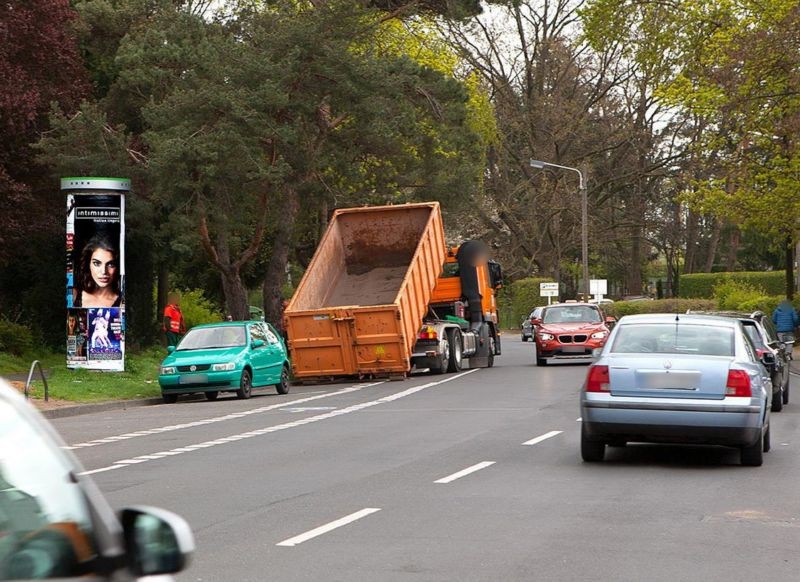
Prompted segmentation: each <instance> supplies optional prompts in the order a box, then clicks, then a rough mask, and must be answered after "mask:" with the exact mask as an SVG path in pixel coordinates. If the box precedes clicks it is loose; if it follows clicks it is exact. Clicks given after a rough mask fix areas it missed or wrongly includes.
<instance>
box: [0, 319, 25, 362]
mask: <svg viewBox="0 0 800 582" xmlns="http://www.w3.org/2000/svg"><path fill="white" fill-rule="evenodd" d="M32 349H33V332H32V331H31V329H30V328H29V327H27V326H24V325H22V324H19V323H14V322H13V321H8V320H7V319H0V352H8V353H10V354H13V355H15V356H22V355H25V354H27V353H30V351H31V350H32Z"/></svg>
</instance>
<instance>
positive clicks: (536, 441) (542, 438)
mask: <svg viewBox="0 0 800 582" xmlns="http://www.w3.org/2000/svg"><path fill="white" fill-rule="evenodd" d="M562 432H563V431H561V430H551V431H550V432H546V433H544V434H543V435H539V436H537V437H536V438H533V439H531V440H529V441H525V442H524V443H522V444H523V445H538V444H539V443H540V442H542V441H546V440H547V439H549V438H553V437H554V436H556V435H560V434H561V433H562Z"/></svg>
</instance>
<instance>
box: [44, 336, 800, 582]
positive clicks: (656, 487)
mask: <svg viewBox="0 0 800 582" xmlns="http://www.w3.org/2000/svg"><path fill="white" fill-rule="evenodd" d="M504 349H505V352H506V353H505V354H504V355H503V356H502V357H500V358H498V359H497V360H496V366H495V367H494V368H492V369H484V370H476V371H471V372H468V373H462V374H460V375H446V376H428V375H423V376H414V377H412V378H411V379H409V380H406V381H404V382H384V383H379V384H372V385H368V384H357V385H352V384H339V385H334V386H315V387H310V386H306V387H298V388H294V389H293V391H292V393H291V394H289V395H287V396H278V395H275V394H274V393H269V394H268V395H264V396H258V397H253V398H252V399H251V400H249V401H239V400H236V399H235V398H225V399H220V400H218V401H217V402H205V401H185V402H179V403H178V404H176V405H164V406H153V407H146V408H137V409H129V410H126V411H113V412H105V413H98V414H92V415H85V416H80V417H72V418H64V419H59V420H56V421H54V422H55V424H56V426H57V428H58V429H59V430H60V431H61V433H62V435H63V436H64V437H65V439H66V440H67V442H68V443H70V444H71V445H79V446H77V447H76V448H75V449H74V452H75V453H76V454H77V455H78V457H79V458H80V459H81V460H82V461H83V463H84V465H85V467H86V469H87V471H95V472H94V473H93V476H94V478H95V479H96V481H97V483H98V484H99V486H100V487H101V489H102V490H103V491H104V492H105V493H106V494H107V496H108V498H109V500H110V501H111V503H112V504H113V505H114V506H116V507H122V506H125V505H132V504H149V505H156V506H161V507H165V508H168V509H171V510H173V511H176V512H177V513H179V514H181V515H183V516H184V517H185V518H186V519H187V520H188V521H189V522H190V524H191V525H192V527H193V529H194V532H195V535H196V538H197V545H198V550H197V553H196V556H195V559H194V562H193V564H192V565H191V567H190V568H189V570H188V571H187V572H186V573H184V574H182V575H181V576H180V577H179V580H183V581H190V580H202V581H214V582H216V581H219V582H233V581H238V580H243V581H254V582H256V581H257V582H263V581H270V580H278V581H293V580H326V581H328V580H342V581H348V582H354V581H362V580H363V581H391V580H425V581H428V580H430V581H434V580H435V581H439V580H458V581H464V580H487V581H502V580H570V581H573V580H575V581H577V580H591V581H599V580H614V581H622V580H632V581H633V580H635V581H641V580H669V581H676V580H754V579H755V580H797V579H798V578H800V519H799V518H798V516H800V495H798V494H797V491H798V489H800V458H798V451H800V392H795V393H794V394H796V395H797V396H795V397H796V398H798V401H797V402H792V403H790V404H789V405H788V406H787V407H786V408H785V409H784V412H782V413H780V414H775V415H773V428H772V443H773V448H772V452H770V453H768V454H767V455H766V459H765V463H764V466H763V467H760V468H746V467H741V466H739V456H738V453H737V452H736V451H732V450H728V449H722V448H703V447H687V446H683V447H678V446H655V445H629V446H628V447H626V448H621V449H610V452H609V453H608V454H607V457H606V458H607V461H606V462H605V463H603V464H600V465H587V464H583V463H582V462H581V461H580V457H579V452H578V446H579V443H578V441H579V430H580V422H579V420H578V414H579V412H578V389H579V386H580V383H581V382H582V379H583V376H584V375H585V373H586V368H585V367H584V366H558V367H547V368H537V367H535V366H534V365H533V348H532V346H531V345H530V344H523V343H521V342H520V341H519V339H518V337H516V336H507V339H506V341H505V342H504ZM794 385H797V382H794ZM120 435H123V436H120ZM524 443H529V444H524Z"/></svg>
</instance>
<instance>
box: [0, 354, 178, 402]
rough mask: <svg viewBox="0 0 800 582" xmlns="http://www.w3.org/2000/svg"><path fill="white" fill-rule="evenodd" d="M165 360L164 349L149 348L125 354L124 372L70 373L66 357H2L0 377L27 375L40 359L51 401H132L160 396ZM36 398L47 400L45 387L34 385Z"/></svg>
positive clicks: (6, 355) (52, 355) (56, 355)
mask: <svg viewBox="0 0 800 582" xmlns="http://www.w3.org/2000/svg"><path fill="white" fill-rule="evenodd" d="M165 356H166V351H165V350H164V349H163V348H157V347H156V348H149V349H147V350H144V351H142V352H139V353H135V354H134V353H126V354H125V371H124V372H101V371H95V370H70V369H68V368H67V367H66V364H65V356H64V355H63V354H55V353H47V354H44V355H42V354H37V355H28V356H25V357H16V356H11V355H9V354H0V376H7V375H9V374H27V372H28V369H29V367H30V365H31V362H32V361H33V360H34V359H38V360H39V361H40V362H41V364H42V367H43V368H44V369H45V370H47V371H48V372H49V374H50V375H49V376H48V378H47V384H48V386H49V388H50V397H51V398H54V399H60V400H69V401H73V402H102V401H104V400H129V399H132V398H151V397H154V396H160V395H161V389H160V388H159V386H158V367H159V364H161V360H162V359H164V357H165ZM31 386H32V388H33V391H32V396H33V398H36V399H39V398H44V384H43V383H42V381H41V380H36V381H34V382H33V383H32V384H31Z"/></svg>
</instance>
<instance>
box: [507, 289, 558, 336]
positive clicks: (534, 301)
mask: <svg viewBox="0 0 800 582" xmlns="http://www.w3.org/2000/svg"><path fill="white" fill-rule="evenodd" d="M552 282H553V279H547V278H538V277H526V278H525V279H518V280H516V281H514V282H513V283H511V284H510V285H508V286H506V287H504V288H503V289H501V290H500V294H499V297H498V305H499V310H500V325H501V326H502V327H504V328H506V329H517V328H518V327H519V326H520V322H522V320H523V319H525V318H526V317H528V314H529V313H530V312H531V311H532V310H533V308H534V307H538V306H539V305H547V297H542V296H541V295H539V283H552Z"/></svg>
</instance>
